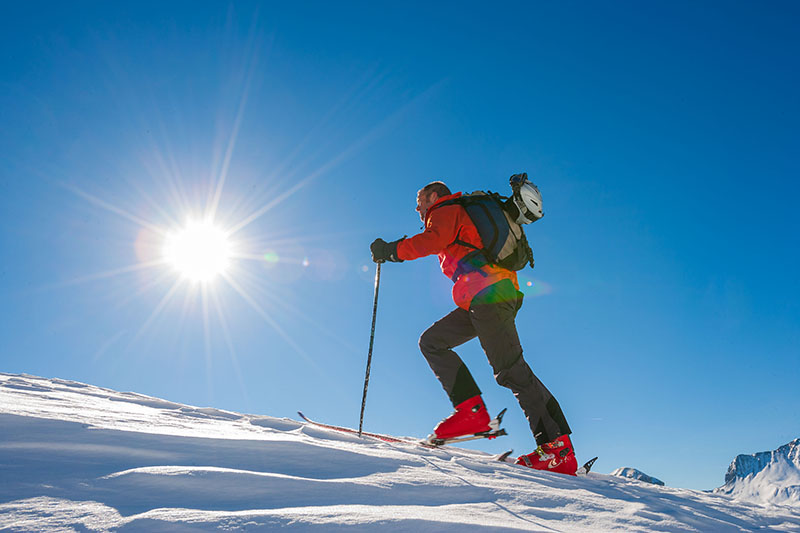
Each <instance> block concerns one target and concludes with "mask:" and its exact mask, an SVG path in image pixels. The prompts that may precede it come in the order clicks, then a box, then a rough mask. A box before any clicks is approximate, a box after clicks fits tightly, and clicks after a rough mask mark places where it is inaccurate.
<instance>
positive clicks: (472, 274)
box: [370, 181, 578, 475]
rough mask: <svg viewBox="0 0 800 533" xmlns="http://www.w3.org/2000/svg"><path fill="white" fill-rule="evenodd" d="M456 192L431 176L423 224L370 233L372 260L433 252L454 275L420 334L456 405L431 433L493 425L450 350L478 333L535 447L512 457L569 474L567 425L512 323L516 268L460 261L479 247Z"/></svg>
mask: <svg viewBox="0 0 800 533" xmlns="http://www.w3.org/2000/svg"><path fill="white" fill-rule="evenodd" d="M460 196H461V193H455V194H451V192H450V189H449V188H448V187H447V185H445V184H444V183H443V182H441V181H436V182H433V183H429V184H428V185H426V186H425V187H423V188H422V189H421V190H420V191H419V192H418V193H417V208H416V210H417V211H418V212H419V216H420V219H422V222H423V224H424V231H423V232H422V233H419V234H417V235H414V236H413V237H410V238H405V237H404V238H402V239H399V240H396V241H393V242H386V241H384V240H383V239H376V240H375V241H374V242H373V243H372V244H371V245H370V250H371V252H372V260H373V261H375V262H376V263H379V262H384V261H392V262H402V261H405V260H412V259H417V258H420V257H424V256H427V255H432V254H437V255H438V257H439V264H440V266H441V269H442V272H443V273H444V274H445V275H446V276H447V277H449V278H451V279H452V280H453V282H454V285H453V300H454V301H455V303H456V305H457V307H456V309H455V310H453V311H452V312H451V313H450V314H448V315H447V316H445V317H443V318H442V319H440V320H439V321H437V322H436V323H434V324H433V325H432V326H431V327H430V328H428V329H427V330H426V331H425V332H424V333H423V334H422V336H420V339H419V347H420V350H421V351H422V354H423V355H424V356H425V358H426V359H427V361H428V364H429V365H430V367H431V369H432V370H433V372H434V374H435V375H436V377H437V378H438V379H439V381H440V382H441V384H442V386H443V387H444V390H445V391H446V392H447V394H448V396H449V397H450V401H451V402H452V403H453V406H454V407H455V411H454V412H453V413H452V414H451V415H450V416H448V417H447V418H445V419H444V420H442V421H441V422H440V423H439V424H438V425H437V426H436V428H435V429H434V430H433V434H432V435H431V436H430V437H429V439H431V440H432V439H448V438H453V437H458V436H463V435H473V434H477V433H481V432H486V431H491V430H492V429H497V428H496V427H492V426H490V423H491V422H492V421H491V420H490V418H489V414H488V412H487V410H486V405H485V404H484V402H483V399H482V398H481V391H480V389H479V388H478V385H477V384H476V383H475V380H474V379H473V377H472V375H471V374H470V372H469V370H468V369H467V367H466V365H465V364H464V363H463V361H462V360H461V358H460V357H459V356H458V354H456V353H455V352H454V351H453V350H452V348H454V347H456V346H460V345H461V344H464V343H465V342H467V341H469V340H471V339H474V338H475V337H478V339H479V340H480V343H481V347H482V348H483V350H484V352H485V353H486V357H487V358H488V360H489V363H490V364H491V366H492V369H493V370H494V377H495V379H496V380H497V383H499V384H500V385H502V386H504V387H507V388H509V389H511V391H512V392H513V393H514V396H515V397H516V398H517V400H518V401H519V404H520V407H522V410H523V412H524V413H525V416H526V417H527V419H528V423H529V424H530V427H531V432H532V433H533V436H534V438H535V440H536V443H537V445H538V446H537V448H536V450H535V451H534V452H532V453H530V454H527V455H522V456H520V457H519V458H518V459H517V464H521V465H525V466H529V467H531V468H535V469H538V470H549V471H553V472H559V473H562V474H570V475H575V474H576V471H577V468H578V463H577V460H576V458H575V453H574V450H573V448H572V442H571V440H570V437H569V435H570V433H571V432H572V431H571V430H570V428H569V425H568V424H567V420H566V418H565V417H564V414H563V412H562V411H561V407H560V406H559V404H558V402H557V401H556V399H555V398H554V397H553V395H552V394H551V393H550V391H549V390H547V388H546V387H545V386H544V384H542V382H541V381H539V379H538V378H537V377H536V376H535V375H534V374H533V372H532V371H531V369H530V367H529V366H528V364H527V363H526V362H525V360H524V359H523V357H522V346H521V345H520V341H519V336H518V334H517V328H516V324H515V322H514V319H515V317H516V314H517V311H519V308H520V307H521V306H522V293H521V292H519V284H518V282H517V274H516V272H514V271H511V270H507V269H504V268H501V267H499V266H497V265H494V264H492V263H489V262H487V261H482V262H477V263H476V262H475V261H472V260H470V261H462V259H463V258H464V257H465V256H467V254H469V253H470V252H474V250H475V248H482V243H481V239H480V236H479V234H478V231H477V229H476V226H475V224H474V223H473V222H472V220H471V219H470V217H469V216H468V215H467V212H466V210H465V209H464V208H463V207H462V206H460V205H458V204H454V203H452V202H448V200H451V199H455V198H458V197H460ZM446 202H448V203H447V204H446V205H442V204H443V203H446ZM470 257H474V253H473V254H472V255H471V256H470Z"/></svg>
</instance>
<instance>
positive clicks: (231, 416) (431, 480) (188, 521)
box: [0, 374, 800, 533]
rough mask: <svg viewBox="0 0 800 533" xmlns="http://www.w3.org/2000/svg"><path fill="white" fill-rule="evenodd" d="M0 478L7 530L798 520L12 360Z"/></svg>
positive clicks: (464, 527) (639, 525)
mask: <svg viewBox="0 0 800 533" xmlns="http://www.w3.org/2000/svg"><path fill="white" fill-rule="evenodd" d="M332 422H335V421H332ZM0 480H2V482H0V530H3V531H14V532H16V531H20V532H21V531H75V530H78V531H126V532H127V531H210V530H225V531H231V530H247V531H267V530H272V529H278V528H288V529H292V530H295V531H324V532H328V531H365V532H366V531H378V530H380V531H412V530H413V531H415V532H419V533H422V532H433V531H436V532H439V531H445V532H446V531H453V532H463V531H470V530H476V529H478V528H480V530H481V531H496V532H511V531H750V530H757V529H762V530H763V529H767V530H771V531H800V510H798V509H795V508H792V507H789V506H779V505H757V504H752V503H742V502H736V501H734V500H732V499H731V498H730V497H729V496H727V495H724V494H711V493H704V492H698V491H693V490H685V489H674V488H664V487H657V486H654V485H650V484H647V483H643V482H639V481H631V480H627V479H622V478H619V477H613V476H608V475H602V474H594V473H593V474H590V475H589V476H586V477H580V478H573V477H569V476H562V475H558V474H551V473H544V472H536V471H533V470H530V469H527V468H524V467H519V466H514V465H509V464H505V463H499V462H497V461H493V460H492V458H491V457H490V456H488V455H486V454H483V453H480V452H476V451H470V450H464V449H459V448H455V447H446V448H439V449H426V448H421V447H418V446H413V445H403V444H391V443H386V442H380V441H373V440H367V439H363V440H362V439H358V438H357V437H355V436H352V435H346V434H342V433H338V432H332V431H329V430H323V429H319V428H316V427H313V426H309V425H306V424H302V423H300V422H297V421H295V420H290V419H278V418H272V417H268V416H255V415H243V414H238V413H232V412H228V411H223V410H219V409H213V408H197V407H192V406H187V405H181V404H177V403H173V402H168V401H164V400H159V399H157V398H151V397H147V396H142V395H139V394H134V393H127V392H116V391H113V390H108V389H102V388H99V387H93V386H90V385H84V384H81V383H75V382H70V381H63V380H58V379H44V378H38V377H32V376H25V375H10V374H0Z"/></svg>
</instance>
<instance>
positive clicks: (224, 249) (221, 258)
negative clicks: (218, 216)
mask: <svg viewBox="0 0 800 533" xmlns="http://www.w3.org/2000/svg"><path fill="white" fill-rule="evenodd" d="M164 259H165V261H166V262H167V263H168V264H170V265H171V266H172V267H173V268H174V269H175V270H176V271H177V272H178V273H179V274H180V275H181V276H182V277H184V278H185V279H187V280H190V281H195V282H209V281H212V280H213V279H214V278H216V277H217V276H219V275H220V274H224V273H225V271H226V269H227V268H228V266H229V264H230V259H231V244H230V241H229V240H228V235H227V234H226V233H225V232H224V231H223V230H222V229H220V228H218V227H216V226H215V225H214V224H212V223H211V222H208V221H200V222H198V221H191V220H190V221H189V222H188V223H187V224H186V226H185V227H184V228H182V229H180V230H177V231H174V232H171V233H169V234H167V238H166V240H165V242H164Z"/></svg>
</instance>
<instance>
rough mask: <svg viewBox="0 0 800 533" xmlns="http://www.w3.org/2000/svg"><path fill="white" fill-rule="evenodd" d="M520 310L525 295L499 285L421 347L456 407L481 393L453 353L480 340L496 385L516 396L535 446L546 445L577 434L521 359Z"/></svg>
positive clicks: (431, 332) (442, 323)
mask: <svg viewBox="0 0 800 533" xmlns="http://www.w3.org/2000/svg"><path fill="white" fill-rule="evenodd" d="M521 306H522V294H521V293H519V292H518V291H517V290H516V289H515V288H514V285H513V283H511V281H510V280H503V281H500V282H498V283H495V284H494V285H491V286H489V287H487V288H486V289H484V290H483V291H481V292H480V293H478V294H477V295H476V296H475V298H474V299H473V300H472V304H471V305H470V309H469V311H466V310H464V309H462V308H460V307H459V308H456V309H455V310H454V311H453V312H451V313H450V314H448V315H447V316H445V317H444V318H442V319H441V320H439V321H437V322H436V323H434V324H433V325H432V326H431V327H430V328H428V329H427V330H426V331H425V332H424V333H423V334H422V336H421V337H420V338H419V347H420V350H422V354H423V355H424V356H425V358H426V359H427V360H428V364H429V365H430V366H431V369H432V370H433V373H434V374H436V377H437V378H438V379H439V381H440V382H441V383H442V386H443V387H444V390H445V391H446V392H447V394H448V396H449V397H450V401H452V402H453V405H454V406H456V405H458V404H460V403H461V402H463V401H465V400H468V399H469V398H472V397H473V396H477V395H478V394H480V393H481V391H480V389H479V388H478V385H477V384H476V383H475V380H474V379H473V377H472V374H470V372H469V370H468V369H467V367H466V365H465V364H464V362H463V361H462V360H461V358H460V357H459V356H458V354H456V353H455V352H454V351H453V348H455V347H456V346H460V345H462V344H464V343H465V342H467V341H469V340H472V339H474V338H475V337H478V339H479V340H480V343H481V347H483V351H484V352H486V357H487V358H488V359H489V364H491V365H492V369H493V370H494V378H495V380H497V383H499V384H500V385H502V386H503V387H507V388H509V389H511V391H512V392H513V393H514V396H515V397H516V398H517V401H518V402H519V405H520V407H522V411H523V412H524V413H525V416H526V417H527V419H528V423H529V424H530V426H531V432H532V433H533V436H534V438H535V439H536V443H537V444H538V445H542V444H544V443H547V442H551V441H553V440H555V439H556V438H558V437H559V436H561V435H568V434H570V433H571V432H572V431H571V430H570V428H569V425H568V424H567V420H566V418H565V417H564V413H563V412H562V411H561V406H559V404H558V402H557V401H556V399H555V398H554V397H553V395H552V394H551V393H550V391H549V390H547V387H545V386H544V384H543V383H542V382H541V381H539V378H537V377H536V376H535V375H534V373H533V371H531V368H530V367H529V366H528V363H526V362H525V359H523V357H522V346H521V344H520V342H519V335H518V334H517V327H516V324H515V323H514V319H515V317H516V315H517V311H518V310H519V308H520V307H521Z"/></svg>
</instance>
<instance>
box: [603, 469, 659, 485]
mask: <svg viewBox="0 0 800 533" xmlns="http://www.w3.org/2000/svg"><path fill="white" fill-rule="evenodd" d="M611 475H612V476H619V477H624V478H627V479H638V480H639V481H644V482H645V483H652V484H653V485H664V482H663V481H661V480H660V479H658V478H655V477H653V476H648V475H647V474H645V473H644V472H642V471H641V470H638V469H636V468H631V467H629V466H623V467H620V468H617V469H616V470H614V471H613V472H611Z"/></svg>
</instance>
